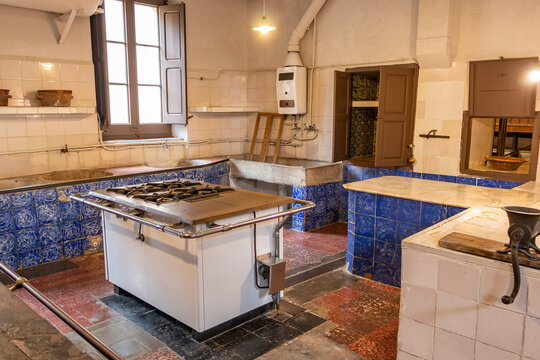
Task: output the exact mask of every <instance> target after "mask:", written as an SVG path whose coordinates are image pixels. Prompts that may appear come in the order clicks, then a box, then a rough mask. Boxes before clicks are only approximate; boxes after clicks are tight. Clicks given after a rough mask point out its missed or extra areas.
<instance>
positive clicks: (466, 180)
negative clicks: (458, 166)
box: [457, 176, 476, 185]
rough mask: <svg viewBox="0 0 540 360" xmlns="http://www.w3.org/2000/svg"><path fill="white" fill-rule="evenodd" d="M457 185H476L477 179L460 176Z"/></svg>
mask: <svg viewBox="0 0 540 360" xmlns="http://www.w3.org/2000/svg"><path fill="white" fill-rule="evenodd" d="M457 183H458V184H465V185H476V178H474V177H468V176H458V177H457Z"/></svg>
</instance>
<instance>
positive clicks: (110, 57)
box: [107, 43, 127, 84]
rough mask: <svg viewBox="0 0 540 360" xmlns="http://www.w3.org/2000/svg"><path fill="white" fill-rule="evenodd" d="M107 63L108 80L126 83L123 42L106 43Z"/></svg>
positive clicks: (124, 47)
mask: <svg viewBox="0 0 540 360" xmlns="http://www.w3.org/2000/svg"><path fill="white" fill-rule="evenodd" d="M107 63H108V64H107V65H108V72H109V82H110V83H122V84H127V75H126V46H125V45H124V44H117V43H107Z"/></svg>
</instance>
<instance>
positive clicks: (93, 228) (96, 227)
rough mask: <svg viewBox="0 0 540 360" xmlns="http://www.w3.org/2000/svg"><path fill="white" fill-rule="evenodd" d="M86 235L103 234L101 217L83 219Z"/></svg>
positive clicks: (82, 223) (82, 224) (83, 229)
mask: <svg viewBox="0 0 540 360" xmlns="http://www.w3.org/2000/svg"><path fill="white" fill-rule="evenodd" d="M81 226H82V233H83V235H84V236H96V235H100V234H101V218H93V219H86V220H83V221H81Z"/></svg>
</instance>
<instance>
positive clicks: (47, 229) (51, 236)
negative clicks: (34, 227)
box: [39, 225, 62, 246]
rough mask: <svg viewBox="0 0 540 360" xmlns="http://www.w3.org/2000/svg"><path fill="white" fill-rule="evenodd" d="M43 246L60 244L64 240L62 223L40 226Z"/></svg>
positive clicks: (40, 238) (40, 239)
mask: <svg viewBox="0 0 540 360" xmlns="http://www.w3.org/2000/svg"><path fill="white" fill-rule="evenodd" d="M39 241H40V242H41V246H47V245H53V244H58V243H60V242H61V241H62V232H61V231H60V225H50V226H42V227H40V228H39Z"/></svg>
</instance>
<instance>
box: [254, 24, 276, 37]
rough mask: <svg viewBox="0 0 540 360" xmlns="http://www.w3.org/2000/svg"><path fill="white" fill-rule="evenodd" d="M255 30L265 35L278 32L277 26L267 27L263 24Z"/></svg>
mask: <svg viewBox="0 0 540 360" xmlns="http://www.w3.org/2000/svg"><path fill="white" fill-rule="evenodd" d="M253 30H255V31H260V32H261V33H263V34H267V33H268V32H270V31H272V30H276V27H275V26H270V25H266V24H265V23H262V24H261V25H259V26H257V27H254V28H253Z"/></svg>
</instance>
